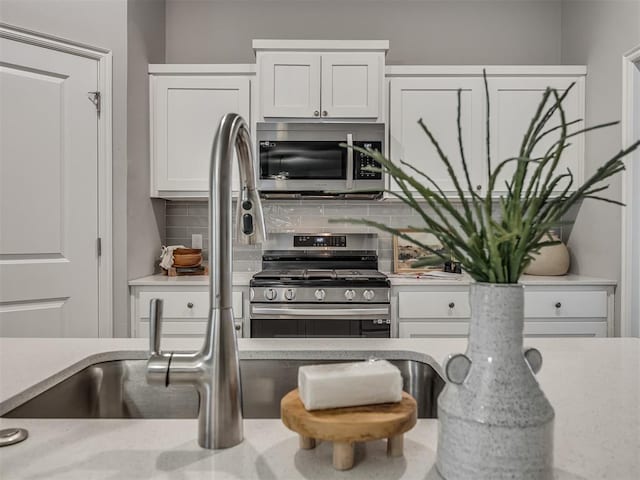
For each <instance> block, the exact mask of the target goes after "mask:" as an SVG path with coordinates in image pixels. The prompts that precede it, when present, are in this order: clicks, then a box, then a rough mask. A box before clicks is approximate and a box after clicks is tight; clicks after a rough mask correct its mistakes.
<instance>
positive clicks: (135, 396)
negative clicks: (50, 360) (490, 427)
mask: <svg viewBox="0 0 640 480" xmlns="http://www.w3.org/2000/svg"><path fill="white" fill-rule="evenodd" d="M340 361H345V360H344V359H342V360H340ZM389 361H390V362H391V363H393V364H394V365H396V366H397V367H398V368H399V369H400V371H401V372H402V377H403V379H404V389H405V390H406V391H407V392H409V393H410V394H411V395H413V397H414V398H415V399H416V400H417V402H418V416H419V417H420V418H435V416H436V401H437V398H438V395H439V394H440V391H441V390H442V388H443V386H444V381H443V380H442V378H441V377H440V376H439V375H438V373H437V372H436V371H435V370H434V369H433V368H432V367H431V366H430V365H428V364H426V363H422V362H419V361H415V360H389ZM336 362H338V360H313V359H305V360H281V359H243V360H241V361H240V374H241V377H242V407H243V413H244V418H280V399H281V398H282V397H283V396H284V395H285V394H286V393H287V392H289V391H290V390H292V389H293V388H295V387H296V385H297V379H298V367H300V366H302V365H309V364H318V363H336ZM145 375H146V361H145V360H118V361H111V362H102V363H96V364H94V365H91V366H89V367H87V368H85V369H84V370H81V371H80V372H78V373H76V374H74V375H72V376H71V377H69V378H67V379H65V380H63V381H62V382H60V383H59V384H57V385H54V386H53V387H51V388H50V389H49V390H46V391H45V392H43V393H41V394H40V395H38V396H36V397H34V398H33V399H31V400H29V401H27V402H25V403H24V404H22V405H20V406H18V407H17V408H15V409H13V410H11V411H10V412H8V413H7V414H5V415H4V416H5V417H12V418H196V416H197V412H198V394H197V392H196V391H195V390H194V389H193V388H192V387H175V386H170V387H168V388H163V387H156V386H150V385H148V384H147V381H146V378H145Z"/></svg>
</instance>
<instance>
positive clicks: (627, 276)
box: [620, 45, 640, 337]
mask: <svg viewBox="0 0 640 480" xmlns="http://www.w3.org/2000/svg"><path fill="white" fill-rule="evenodd" d="M621 127H622V128H621V130H622V148H626V147H628V146H629V145H630V144H631V143H633V142H634V141H636V140H638V137H640V45H638V46H637V47H635V48H634V49H632V50H630V51H628V52H627V53H625V54H624V55H623V56H622V121H621ZM633 157H634V158H628V159H627V160H626V162H625V164H626V170H625V171H624V172H623V180H622V201H623V202H624V203H625V204H626V207H625V208H624V213H623V219H622V265H621V280H622V281H621V291H620V303H621V307H622V308H621V312H620V335H621V336H623V337H628V336H635V337H638V336H640V293H639V292H640V165H638V162H640V151H637V150H636V152H634V154H633Z"/></svg>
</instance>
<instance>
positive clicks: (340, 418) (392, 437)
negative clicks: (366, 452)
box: [280, 389, 417, 470]
mask: <svg viewBox="0 0 640 480" xmlns="http://www.w3.org/2000/svg"><path fill="white" fill-rule="evenodd" d="M280 413H281V417H282V422H283V423H284V424H285V425H286V426H287V427H288V428H289V429H290V430H293V431H294V432H296V433H298V434H299V435H300V448H302V449H307V450H308V449H311V448H315V446H316V440H328V441H331V442H333V466H334V468H335V469H337V470H349V469H350V468H352V467H353V446H354V443H355V442H367V441H369V440H379V439H382V438H386V439H387V455H389V456H391V457H400V456H402V450H403V443H404V442H403V440H404V433H405V432H407V431H409V430H411V429H412V428H413V426H414V425H415V424H416V419H417V405H416V401H415V400H414V398H413V397H412V396H411V395H409V394H408V393H406V392H402V401H401V402H399V403H383V404H379V405H363V406H360V407H343V408H332V409H328V410H314V411H311V412H310V411H308V410H306V409H305V408H304V405H303V404H302V401H301V400H300V396H299V395H298V389H295V390H292V391H291V392H289V393H288V394H286V395H285V396H284V397H283V398H282V401H281V402H280Z"/></svg>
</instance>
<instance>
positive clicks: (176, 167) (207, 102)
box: [150, 66, 251, 198]
mask: <svg viewBox="0 0 640 480" xmlns="http://www.w3.org/2000/svg"><path fill="white" fill-rule="evenodd" d="M151 67H153V66H151ZM173 67H174V68H175V67H179V66H173ZM225 68H227V69H230V67H225ZM150 70H151V69H150ZM250 87H251V80H250V76H249V75H245V76H239V75H225V74H201V73H197V74H193V73H192V72H188V71H186V69H185V71H183V72H181V73H180V74H176V73H171V74H164V73H155V74H152V75H151V76H150V101H151V196H153V197H162V198H206V196H207V192H208V190H209V178H208V177H209V164H210V161H211V148H212V146H213V137H214V135H215V133H216V130H217V128H218V124H219V123H220V119H221V118H222V117H223V116H224V115H225V114H226V113H230V112H233V113H238V114H240V115H242V117H244V118H245V120H246V121H247V122H250ZM238 184H239V174H238V169H237V162H234V171H233V189H234V191H235V190H237V189H238Z"/></svg>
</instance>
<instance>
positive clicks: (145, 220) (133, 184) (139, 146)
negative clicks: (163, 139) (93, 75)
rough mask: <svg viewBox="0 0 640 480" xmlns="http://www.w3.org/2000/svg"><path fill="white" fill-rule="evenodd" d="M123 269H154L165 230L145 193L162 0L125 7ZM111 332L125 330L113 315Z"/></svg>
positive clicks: (139, 272) (135, 0)
mask: <svg viewBox="0 0 640 480" xmlns="http://www.w3.org/2000/svg"><path fill="white" fill-rule="evenodd" d="M127 12H128V15H127V17H128V18H127V31H128V33H127V37H128V57H127V64H128V70H127V78H128V82H127V83H128V89H127V107H128V115H127V133H128V135H127V139H128V140H127V156H128V170H127V270H128V279H129V280H131V279H134V278H139V277H143V276H145V275H149V274H151V273H154V267H155V264H156V263H157V257H158V255H159V254H160V246H161V243H162V237H163V236H164V229H165V226H164V208H165V202H164V200H157V199H153V200H152V199H151V198H149V175H150V173H149V165H150V162H149V77H148V73H147V71H148V64H149V63H164V50H165V49H164V45H165V36H164V23H165V22H164V20H165V5H164V0H129V2H128V8H127ZM116 335H118V336H127V335H128V330H127V323H126V322H123V321H118V323H117V328H116Z"/></svg>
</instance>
